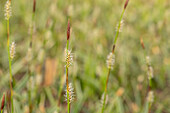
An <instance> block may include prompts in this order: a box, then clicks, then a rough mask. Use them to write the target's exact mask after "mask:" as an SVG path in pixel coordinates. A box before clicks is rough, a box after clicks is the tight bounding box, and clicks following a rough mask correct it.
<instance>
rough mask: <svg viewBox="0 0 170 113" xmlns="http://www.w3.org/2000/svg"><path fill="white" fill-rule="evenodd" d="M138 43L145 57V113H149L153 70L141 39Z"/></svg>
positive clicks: (151, 99) (152, 95)
mask: <svg viewBox="0 0 170 113" xmlns="http://www.w3.org/2000/svg"><path fill="white" fill-rule="evenodd" d="M140 42H141V46H142V49H143V50H144V56H145V60H146V65H147V77H148V91H147V102H148V106H147V113H151V106H152V103H153V101H154V92H153V89H152V79H153V77H154V74H153V68H152V65H151V60H150V57H149V56H148V55H147V54H146V49H145V45H144V42H143V39H142V38H141V39H140Z"/></svg>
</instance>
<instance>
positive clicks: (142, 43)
mask: <svg viewBox="0 0 170 113" xmlns="http://www.w3.org/2000/svg"><path fill="white" fill-rule="evenodd" d="M140 44H141V46H142V48H143V49H145V45H144V42H143V38H140Z"/></svg>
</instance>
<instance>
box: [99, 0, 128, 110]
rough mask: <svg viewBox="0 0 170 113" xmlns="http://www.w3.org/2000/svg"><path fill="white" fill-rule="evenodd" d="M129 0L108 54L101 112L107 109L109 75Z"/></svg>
mask: <svg viewBox="0 0 170 113" xmlns="http://www.w3.org/2000/svg"><path fill="white" fill-rule="evenodd" d="M128 2H129V0H126V2H125V4H124V8H123V11H122V13H121V16H120V19H119V23H118V25H117V26H116V35H115V37H114V41H113V47H112V51H111V52H110V53H109V55H108V56H107V60H106V63H107V68H108V74H107V78H106V83H105V90H104V94H103V100H102V109H101V113H104V109H105V105H106V97H107V96H106V95H107V86H108V81H109V75H110V72H111V70H112V69H113V65H114V63H115V55H114V51H115V47H116V42H117V39H118V36H119V33H120V32H121V30H122V26H123V15H124V13H125V10H126V7H127V5H128Z"/></svg>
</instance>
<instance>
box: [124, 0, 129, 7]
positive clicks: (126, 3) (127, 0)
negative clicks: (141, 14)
mask: <svg viewBox="0 0 170 113" xmlns="http://www.w3.org/2000/svg"><path fill="white" fill-rule="evenodd" d="M128 2H129V0H126V2H125V5H124V9H126V7H127V5H128Z"/></svg>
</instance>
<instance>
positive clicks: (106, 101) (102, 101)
mask: <svg viewBox="0 0 170 113" xmlns="http://www.w3.org/2000/svg"><path fill="white" fill-rule="evenodd" d="M103 103H104V93H103V95H102V98H101V105H102V106H103ZM107 103H108V95H106V100H105V105H106V104H107Z"/></svg>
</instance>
